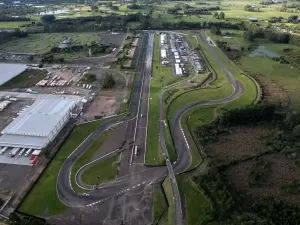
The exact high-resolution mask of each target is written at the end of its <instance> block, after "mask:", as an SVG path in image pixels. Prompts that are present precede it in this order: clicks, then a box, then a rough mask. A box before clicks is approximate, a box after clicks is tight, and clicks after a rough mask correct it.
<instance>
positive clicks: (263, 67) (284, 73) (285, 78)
mask: <svg viewBox="0 0 300 225" xmlns="http://www.w3.org/2000/svg"><path fill="white" fill-rule="evenodd" d="M239 63H240V65H241V67H242V68H244V69H245V70H246V71H250V72H256V73H260V74H261V75H263V76H266V77H267V78H269V79H271V80H274V81H275V82H277V83H278V84H279V85H280V86H282V87H283V89H284V90H285V91H286V92H287V94H288V96H289V98H290V107H291V108H292V109H299V108H300V99H299V95H300V89H299V87H300V76H299V70H298V69H296V68H291V66H290V65H286V64H279V63H277V62H275V61H273V60H271V59H269V58H265V57H255V58H250V57H247V56H244V57H242V58H241V59H240V61H239ZM253 65H255V66H253Z"/></svg>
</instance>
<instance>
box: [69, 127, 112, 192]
mask: <svg viewBox="0 0 300 225" xmlns="http://www.w3.org/2000/svg"><path fill="white" fill-rule="evenodd" d="M108 135H109V132H104V133H103V134H102V135H101V136H100V137H99V138H98V139H97V140H96V141H95V142H94V143H93V144H92V145H91V146H90V147H89V148H88V149H87V151H86V152H85V153H84V154H83V155H81V157H80V158H79V159H78V160H77V161H76V162H75V164H74V166H73V167H72V173H71V174H72V176H71V177H72V180H71V182H72V187H73V189H74V190H75V191H76V192H77V193H81V192H82V191H83V190H82V189H81V188H80V187H78V186H77V185H76V182H75V175H76V172H77V171H78V170H79V169H80V167H82V166H84V165H85V164H87V163H89V162H91V161H92V160H93V156H94V154H95V153H96V152H97V151H98V150H99V149H100V148H101V146H102V145H103V143H104V142H105V140H106V139H107V137H108ZM101 164H102V163H101V162H100V163H99V164H96V165H95V166H92V167H90V168H89V169H88V170H87V173H85V178H87V181H88V183H86V184H92V185H93V184H95V183H90V182H91V181H92V180H93V179H95V176H94V175H93V174H94V171H96V170H98V169H99V167H100V166H99V165H101ZM112 171H114V170H113V168H112ZM82 178H83V177H82Z"/></svg>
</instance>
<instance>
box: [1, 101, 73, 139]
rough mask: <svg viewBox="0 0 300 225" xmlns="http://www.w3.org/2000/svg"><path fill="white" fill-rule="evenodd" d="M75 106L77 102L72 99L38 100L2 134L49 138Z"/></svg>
mask: <svg viewBox="0 0 300 225" xmlns="http://www.w3.org/2000/svg"><path fill="white" fill-rule="evenodd" d="M75 104H76V101H75V100H72V99H62V98H49V99H37V100H36V101H35V102H34V103H33V104H32V105H31V107H29V108H28V109H26V110H25V111H24V112H23V113H22V114H21V115H20V116H19V117H17V118H16V119H15V120H14V121H13V122H12V123H10V124H9V125H8V126H7V127H6V128H5V129H4V130H3V131H2V132H1V133H2V134H15V135H25V136H37V137H49V136H51V133H52V132H53V130H55V128H56V127H57V126H58V127H59V126H60V125H59V124H60V123H63V121H64V120H66V117H68V113H69V112H70V110H72V109H73V108H74V106H75Z"/></svg>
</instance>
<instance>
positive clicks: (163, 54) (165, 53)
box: [160, 49, 167, 59]
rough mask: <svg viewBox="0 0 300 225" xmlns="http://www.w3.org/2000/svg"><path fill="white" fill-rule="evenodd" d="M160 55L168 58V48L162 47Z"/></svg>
mask: <svg viewBox="0 0 300 225" xmlns="http://www.w3.org/2000/svg"><path fill="white" fill-rule="evenodd" d="M160 56H161V58H163V59H165V58H167V50H166V49H162V50H161V51H160Z"/></svg>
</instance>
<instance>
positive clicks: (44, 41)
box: [0, 32, 100, 55]
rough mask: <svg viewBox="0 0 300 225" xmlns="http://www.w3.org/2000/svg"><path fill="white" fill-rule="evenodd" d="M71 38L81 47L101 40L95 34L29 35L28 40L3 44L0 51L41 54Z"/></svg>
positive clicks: (14, 40) (17, 40)
mask: <svg viewBox="0 0 300 225" xmlns="http://www.w3.org/2000/svg"><path fill="white" fill-rule="evenodd" d="M69 38H70V39H71V41H72V42H75V43H76V44H81V45H84V44H89V43H91V42H92V41H99V40H100V37H99V34H98V33H95V32H90V33H40V34H28V37H26V38H17V39H13V40H11V41H9V42H6V43H4V44H1V45H0V51H7V52H34V53H39V54H41V53H45V52H48V51H49V50H50V49H51V47H53V46H55V45H60V44H61V42H62V41H64V40H66V39H69ZM79 53H80V52H79ZM76 54H77V53H76ZM76 54H75V55H76ZM71 55H73V54H71Z"/></svg>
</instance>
